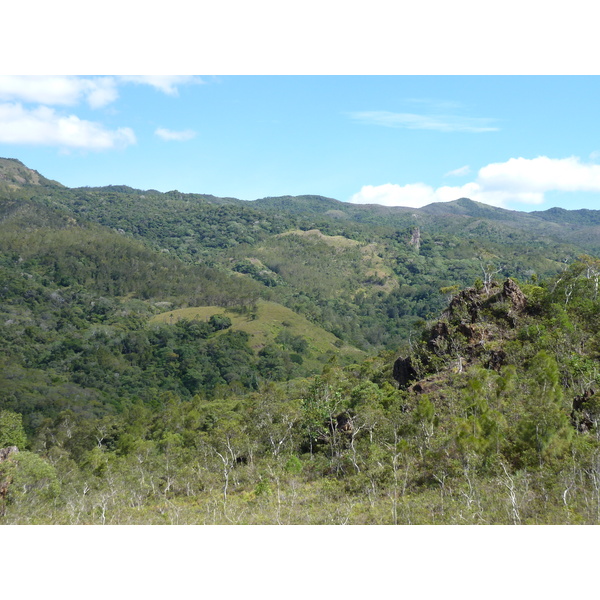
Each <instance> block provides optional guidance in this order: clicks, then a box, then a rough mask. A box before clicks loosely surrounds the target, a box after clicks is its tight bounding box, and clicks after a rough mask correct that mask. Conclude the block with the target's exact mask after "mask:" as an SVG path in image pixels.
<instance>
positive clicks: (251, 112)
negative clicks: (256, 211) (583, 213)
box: [0, 75, 600, 211]
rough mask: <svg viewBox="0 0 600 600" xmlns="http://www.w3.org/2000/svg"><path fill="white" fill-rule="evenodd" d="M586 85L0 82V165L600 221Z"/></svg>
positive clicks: (65, 175)
mask: <svg viewBox="0 0 600 600" xmlns="http://www.w3.org/2000/svg"><path fill="white" fill-rule="evenodd" d="M599 104H600V77H598V76H581V77H580V76H498V75H494V76H452V75H446V76H444V75H432V76H412V75H399V76H392V75H390V76H387V75H386V76H375V75H366V76H358V75H349V76H341V75H337V76H329V75H319V76H280V75H266V76H252V75H242V76H236V75H225V76H215V75H209V76H203V75H200V76H173V77H170V76H162V77H161V76H143V77H124V76H79V77H75V76H62V75H61V76H46V75H44V76H0V156H3V157H9V158H18V159H19V160H21V161H22V162H24V163H25V164H26V165H27V166H29V167H31V168H33V169H36V170H37V171H39V172H40V173H42V174H43V175H45V176H46V177H49V178H51V179H55V180H57V181H60V182H61V183H63V184H65V185H67V186H69V187H76V186H84V185H91V186H99V185H110V184H126V185H130V186H132V187H137V188H141V189H151V188H153V189H157V190H159V191H169V190H174V189H177V190H179V191H181V192H197V193H207V194H214V195H216V196H232V197H236V198H240V199H244V200H253V199H256V198H261V197H265V196H280V195H287V194H290V195H299V194H319V195H323V196H328V197H332V198H336V199H338V200H342V201H348V202H362V203H377V204H385V205H401V206H415V207H418V206H423V205H425V204H428V203H430V202H434V201H448V200H454V199H456V198H459V197H461V196H466V197H469V198H472V199H473V200H477V201H480V202H485V203H488V204H492V205H495V206H501V207H504V208H510V209H516V210H527V211H528V210H544V209H546V208H550V207H552V206H562V207H564V208H600V117H599V111H598V108H599Z"/></svg>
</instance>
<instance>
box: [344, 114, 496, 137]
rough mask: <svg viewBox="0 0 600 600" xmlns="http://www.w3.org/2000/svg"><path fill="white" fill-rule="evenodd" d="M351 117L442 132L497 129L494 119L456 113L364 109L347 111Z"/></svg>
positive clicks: (364, 120) (358, 119)
mask: <svg viewBox="0 0 600 600" xmlns="http://www.w3.org/2000/svg"><path fill="white" fill-rule="evenodd" d="M349 116H350V118H351V119H354V120H355V121H359V122H361V123H366V124H368V125H381V126H383V127H396V128H404V129H427V130H431V131H444V132H453V131H457V132H467V133H482V132H488V131H498V127H494V126H492V125H491V123H492V122H493V121H494V119H484V118H479V117H460V116H456V115H420V114H414V113H393V112H388V111H383V110H380V111H364V112H352V113H349Z"/></svg>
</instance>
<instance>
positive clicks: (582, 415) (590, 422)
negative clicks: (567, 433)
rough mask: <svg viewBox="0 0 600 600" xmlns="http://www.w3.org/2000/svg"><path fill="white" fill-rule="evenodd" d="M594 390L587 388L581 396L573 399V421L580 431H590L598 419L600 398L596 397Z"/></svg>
mask: <svg viewBox="0 0 600 600" xmlns="http://www.w3.org/2000/svg"><path fill="white" fill-rule="evenodd" d="M594 393H595V392H594V390H591V389H590V390H586V391H585V393H584V394H583V395H581V396H576V397H575V398H574V399H573V409H572V410H571V423H572V425H573V427H575V428H576V429H577V430H578V431H581V432H585V431H590V430H591V429H592V428H593V427H594V425H595V423H596V421H597V420H598V400H597V399H595V398H594Z"/></svg>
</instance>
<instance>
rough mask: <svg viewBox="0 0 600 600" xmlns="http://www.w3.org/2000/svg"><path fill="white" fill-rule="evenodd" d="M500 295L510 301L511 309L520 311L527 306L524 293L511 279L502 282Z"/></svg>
mask: <svg viewBox="0 0 600 600" xmlns="http://www.w3.org/2000/svg"><path fill="white" fill-rule="evenodd" d="M502 297H503V298H504V299H506V300H509V301H510V303H511V304H512V307H513V310H514V311H516V312H522V311H523V310H525V308H526V306H527V298H526V297H525V294H524V293H523V292H522V291H521V288H520V287H519V286H518V285H517V284H516V283H515V282H514V281H513V280H512V279H507V280H506V281H505V282H504V287H503V288H502Z"/></svg>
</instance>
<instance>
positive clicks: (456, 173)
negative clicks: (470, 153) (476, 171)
mask: <svg viewBox="0 0 600 600" xmlns="http://www.w3.org/2000/svg"><path fill="white" fill-rule="evenodd" d="M470 172H471V167H469V165H465V166H464V167H460V168H458V169H454V171H448V173H446V174H445V175H444V177H462V176H463V175H468V174H469V173H470Z"/></svg>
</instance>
